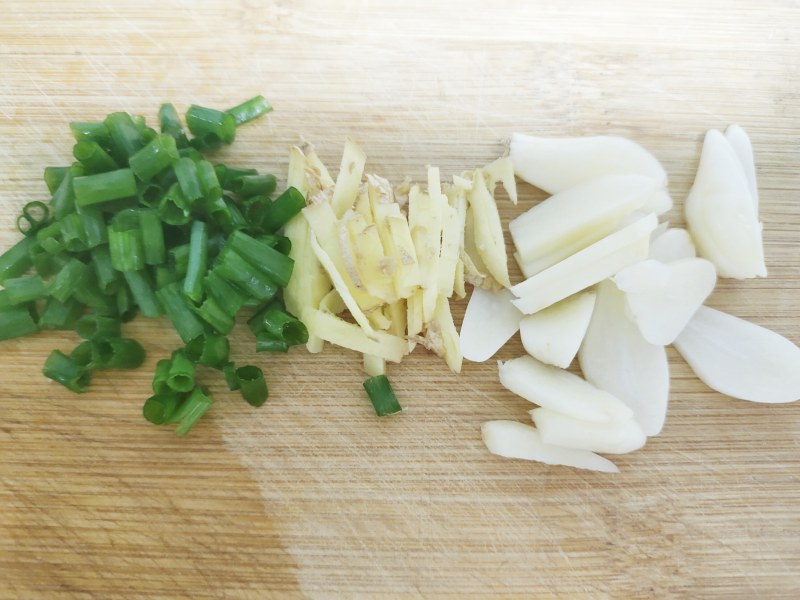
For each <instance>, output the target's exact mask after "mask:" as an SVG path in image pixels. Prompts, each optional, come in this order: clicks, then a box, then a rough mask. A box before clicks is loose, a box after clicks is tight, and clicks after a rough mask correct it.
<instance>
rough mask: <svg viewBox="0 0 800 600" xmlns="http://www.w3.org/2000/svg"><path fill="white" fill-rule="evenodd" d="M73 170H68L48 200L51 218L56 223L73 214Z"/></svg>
mask: <svg viewBox="0 0 800 600" xmlns="http://www.w3.org/2000/svg"><path fill="white" fill-rule="evenodd" d="M74 171H75V169H73V168H70V169H69V171H68V172H67V174H66V175H64V178H63V179H62V180H61V183H60V184H59V185H58V188H56V191H55V192H53V197H52V198H51V199H50V206H52V207H53V216H54V217H55V219H56V221H58V220H59V219H63V218H64V217H65V216H66V215H68V214H70V213H72V212H75V190H74V185H73V182H74V180H75V177H79V176H80V175H75V173H74Z"/></svg>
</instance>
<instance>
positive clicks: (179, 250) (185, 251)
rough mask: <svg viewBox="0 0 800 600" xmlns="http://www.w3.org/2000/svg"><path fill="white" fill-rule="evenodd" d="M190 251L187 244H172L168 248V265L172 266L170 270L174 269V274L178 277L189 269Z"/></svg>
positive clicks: (182, 275)
mask: <svg viewBox="0 0 800 600" xmlns="http://www.w3.org/2000/svg"><path fill="white" fill-rule="evenodd" d="M190 252H191V247H190V246H189V244H182V245H180V246H174V247H173V248H170V250H169V261H170V265H171V266H172V270H173V271H175V274H176V275H177V276H178V277H184V276H185V275H186V271H188V270H189V253H190Z"/></svg>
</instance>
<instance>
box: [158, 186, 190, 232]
mask: <svg viewBox="0 0 800 600" xmlns="http://www.w3.org/2000/svg"><path fill="white" fill-rule="evenodd" d="M158 210H159V212H160V213H161V218H162V219H163V220H164V222H165V223H167V224H169V225H186V223H188V222H189V220H190V218H191V214H192V211H191V204H190V203H189V201H188V200H187V199H186V198H185V197H184V195H183V192H181V188H180V185H178V184H177V183H174V184H173V185H172V186H171V187H170V188H169V189H168V190H167V193H166V194H164V197H163V198H161V202H160V203H159V205H158Z"/></svg>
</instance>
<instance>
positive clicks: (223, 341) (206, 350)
mask: <svg viewBox="0 0 800 600" xmlns="http://www.w3.org/2000/svg"><path fill="white" fill-rule="evenodd" d="M186 356H188V357H189V359H190V360H192V362H194V363H197V364H200V365H205V366H207V367H219V368H221V367H222V366H223V365H224V364H225V363H227V362H228V358H229V356H230V343H229V342H228V338H227V337H225V336H224V335H214V334H205V335H200V336H198V337H196V338H195V339H193V340H192V341H191V342H189V343H188V344H186Z"/></svg>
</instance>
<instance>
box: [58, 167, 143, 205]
mask: <svg viewBox="0 0 800 600" xmlns="http://www.w3.org/2000/svg"><path fill="white" fill-rule="evenodd" d="M72 186H73V189H74V190H75V203H76V204H77V205H78V206H89V205H92V204H100V203H101V202H109V201H110V200H119V199H120V198H129V197H131V196H135V195H136V193H137V188H136V179H134V177H133V171H131V170H130V169H117V170H116V171H109V172H107V173H98V174H96V175H84V176H83V177H76V178H75V180H74V181H73V182H72Z"/></svg>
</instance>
